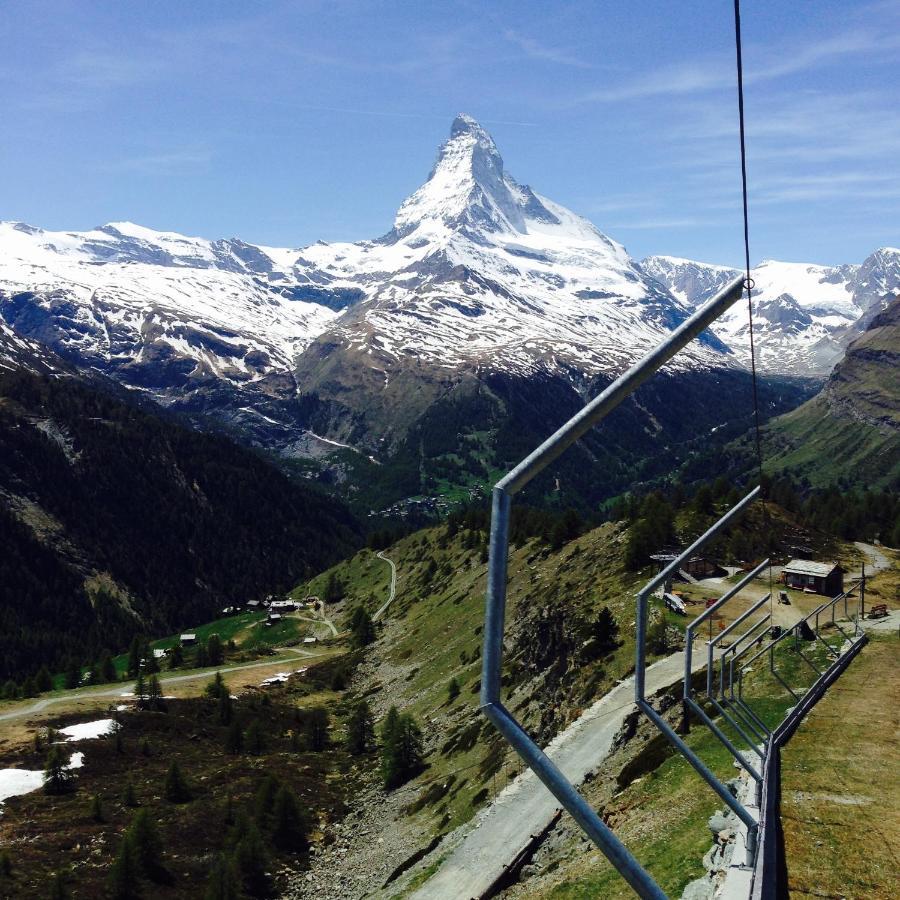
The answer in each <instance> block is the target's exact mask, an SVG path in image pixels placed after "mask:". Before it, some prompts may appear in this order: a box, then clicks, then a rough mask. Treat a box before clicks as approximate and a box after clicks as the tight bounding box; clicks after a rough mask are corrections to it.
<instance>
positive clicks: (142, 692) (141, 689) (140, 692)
mask: <svg viewBox="0 0 900 900" xmlns="http://www.w3.org/2000/svg"><path fill="white" fill-rule="evenodd" d="M134 698H135V700H137V705H138V709H144V707H145V706H146V703H147V682H146V681H145V679H144V673H143V672H138V677H137V681H135V683H134Z"/></svg>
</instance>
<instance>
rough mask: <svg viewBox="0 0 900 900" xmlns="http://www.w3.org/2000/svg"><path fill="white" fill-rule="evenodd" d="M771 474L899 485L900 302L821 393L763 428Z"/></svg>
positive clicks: (819, 482) (856, 345)
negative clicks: (789, 474) (786, 473)
mask: <svg viewBox="0 0 900 900" xmlns="http://www.w3.org/2000/svg"><path fill="white" fill-rule="evenodd" d="M765 449H766V453H767V460H768V466H769V467H770V469H771V470H772V471H775V472H781V471H787V472H791V473H792V474H794V475H796V476H798V477H801V478H803V479H806V480H807V481H808V482H809V483H810V484H811V485H813V486H825V485H828V484H833V483H839V482H844V483H848V484H853V485H856V486H859V487H870V488H891V489H895V490H896V489H897V488H898V486H900V300H894V301H893V302H892V303H891V304H890V306H888V308H887V309H886V310H885V311H884V312H882V313H880V314H878V315H877V316H875V318H874V319H873V320H872V322H871V323H870V325H869V327H868V328H867V330H866V331H865V332H864V333H863V334H862V336H860V337H859V338H857V339H856V340H855V341H854V342H853V343H852V344H851V345H850V347H849V348H848V349H847V353H846V355H845V356H844V359H843V360H842V361H841V362H840V363H838V365H837V366H836V367H835V369H834V371H833V372H832V373H831V376H830V377H829V379H828V382H827V383H826V385H825V387H824V388H823V389H822V391H821V393H819V394H818V395H816V396H815V397H814V398H813V399H812V400H810V401H808V402H807V403H805V404H804V405H803V406H801V407H799V408H798V409H796V410H794V411H792V412H790V413H787V414H786V415H784V416H780V417H779V418H777V419H775V420H773V421H772V422H771V423H770V424H769V425H768V427H767V428H766V430H765Z"/></svg>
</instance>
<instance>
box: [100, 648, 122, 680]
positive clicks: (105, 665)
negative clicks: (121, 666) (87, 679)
mask: <svg viewBox="0 0 900 900" xmlns="http://www.w3.org/2000/svg"><path fill="white" fill-rule="evenodd" d="M100 678H101V679H102V680H103V681H104V682H106V683H108V682H110V681H118V680H119V678H118V675H117V674H116V664H115V663H114V662H113V658H112V656H110V654H109V653H104V654H103V658H102V659H101V660H100Z"/></svg>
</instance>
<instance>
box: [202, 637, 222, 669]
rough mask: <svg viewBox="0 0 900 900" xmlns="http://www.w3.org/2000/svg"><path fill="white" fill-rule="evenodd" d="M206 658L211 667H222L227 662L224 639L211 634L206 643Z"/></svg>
mask: <svg viewBox="0 0 900 900" xmlns="http://www.w3.org/2000/svg"><path fill="white" fill-rule="evenodd" d="M206 657H207V659H208V661H209V665H211V666H221V665H222V663H223V662H224V661H225V650H224V648H223V647H222V639H221V638H220V637H219V636H218V635H217V634H211V635H210V636H209V639H208V640H207V642H206Z"/></svg>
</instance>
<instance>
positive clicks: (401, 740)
mask: <svg viewBox="0 0 900 900" xmlns="http://www.w3.org/2000/svg"><path fill="white" fill-rule="evenodd" d="M423 762H424V752H423V748H422V732H421V730H420V729H419V726H418V725H417V724H416V721H415V719H413V717H412V716H411V715H409V714H403V715H400V714H399V713H398V712H397V709H396V707H391V710H390V711H389V713H388V718H387V719H386V720H385V725H384V728H383V729H382V750H381V775H382V779H383V781H384V785H385V787H386V788H387V789H388V790H390V789H392V788H395V787H398V786H399V785H401V784H404V783H405V782H407V781H409V779H410V778H412V777H413V776H414V775H416V774H418V772H420V771H421V770H422V767H423Z"/></svg>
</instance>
